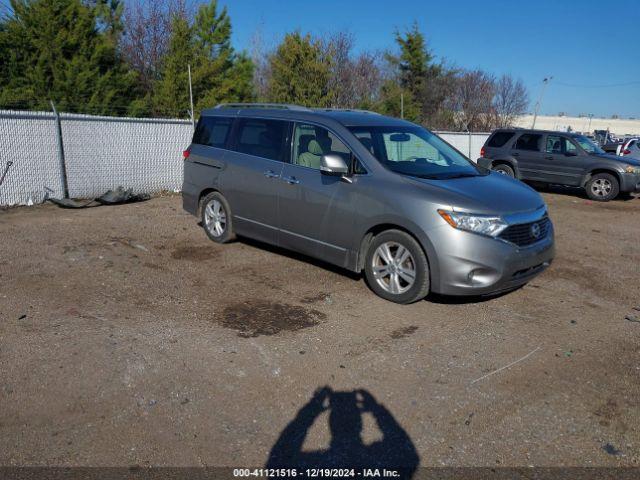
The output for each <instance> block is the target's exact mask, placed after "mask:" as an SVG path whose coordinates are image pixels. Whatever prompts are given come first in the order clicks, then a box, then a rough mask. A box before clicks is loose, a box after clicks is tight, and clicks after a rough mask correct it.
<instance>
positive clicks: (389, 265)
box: [371, 242, 416, 295]
mask: <svg viewBox="0 0 640 480" xmlns="http://www.w3.org/2000/svg"><path fill="white" fill-rule="evenodd" d="M371 263H372V265H371V267H372V270H373V276H374V278H375V280H376V282H377V283H378V285H380V287H382V288H383V289H384V290H385V291H386V292H389V293H392V294H394V295H399V294H402V293H404V292H406V291H407V290H409V289H410V288H411V287H412V286H413V284H414V283H415V281H416V262H415V260H414V258H413V256H412V255H411V252H409V250H408V249H407V248H406V247H404V246H403V245H401V244H399V243H397V242H385V243H383V244H381V245H380V246H379V247H378V248H377V249H376V251H375V252H374V254H373V257H372V259H371Z"/></svg>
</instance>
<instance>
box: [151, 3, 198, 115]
mask: <svg viewBox="0 0 640 480" xmlns="http://www.w3.org/2000/svg"><path fill="white" fill-rule="evenodd" d="M194 51H195V44H194V40H193V29H192V28H191V26H190V25H189V22H188V21H187V20H186V19H185V18H184V17H182V16H179V15H176V16H175V17H174V18H173V21H172V23H171V38H170V40H169V49H168V51H167V54H166V56H165V58H164V62H163V67H162V74H161V78H160V80H158V81H157V82H156V84H155V88H154V92H153V111H154V114H155V115H157V116H169V117H186V116H187V114H188V111H189V108H190V104H189V74H188V70H187V67H188V65H189V64H190V63H192V62H193V59H194Z"/></svg>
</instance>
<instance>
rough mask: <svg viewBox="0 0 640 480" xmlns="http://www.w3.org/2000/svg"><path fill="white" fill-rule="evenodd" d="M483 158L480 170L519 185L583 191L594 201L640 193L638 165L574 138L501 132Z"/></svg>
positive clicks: (570, 135)
mask: <svg viewBox="0 0 640 480" xmlns="http://www.w3.org/2000/svg"><path fill="white" fill-rule="evenodd" d="M480 155H481V158H479V159H478V165H480V166H482V167H485V168H489V169H492V170H494V171H496V172H500V173H502V174H504V175H509V176H510V177H515V178H518V179H520V180H530V181H535V182H542V183H553V184H559V185H567V186H572V187H582V188H584V189H585V190H586V192H587V195H588V196H589V198H591V199H592V200H598V201H601V202H606V201H609V200H612V199H614V198H616V197H617V196H618V194H619V193H620V192H624V193H630V192H638V191H640V161H638V160H633V159H631V158H625V157H618V156H615V155H608V154H607V153H605V152H604V150H602V149H601V148H600V147H598V146H597V145H596V144H595V143H593V142H592V141H591V140H589V139H588V138H587V137H585V136H583V135H578V134H575V133H567V132H552V131H546V130H524V129H499V130H495V131H494V132H493V133H492V134H491V135H490V136H489V138H488V139H487V141H486V142H485V144H484V146H483V147H482V150H480Z"/></svg>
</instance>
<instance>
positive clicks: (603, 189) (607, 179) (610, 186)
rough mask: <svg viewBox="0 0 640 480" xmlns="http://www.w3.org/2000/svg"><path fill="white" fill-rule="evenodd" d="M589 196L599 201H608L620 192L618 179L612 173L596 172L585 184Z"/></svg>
mask: <svg viewBox="0 0 640 480" xmlns="http://www.w3.org/2000/svg"><path fill="white" fill-rule="evenodd" d="M585 189H586V191H587V196H588V197H589V198H590V199H591V200H595V201H597V202H608V201H609V200H613V199H614V198H616V197H617V196H618V193H620V184H619V183H618V179H617V178H616V177H614V176H613V175H611V174H610V173H596V174H595V175H593V176H592V177H591V178H590V179H589V181H588V182H587V184H586V185H585Z"/></svg>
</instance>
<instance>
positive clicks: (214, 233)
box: [200, 192, 235, 243]
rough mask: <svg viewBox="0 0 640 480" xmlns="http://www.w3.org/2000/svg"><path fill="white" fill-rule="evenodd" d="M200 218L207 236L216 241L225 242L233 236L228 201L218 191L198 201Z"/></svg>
mask: <svg viewBox="0 0 640 480" xmlns="http://www.w3.org/2000/svg"><path fill="white" fill-rule="evenodd" d="M200 219H201V220H202V228H203V229H204V231H205V233H206V234H207V237H209V238H210V239H211V240H213V241H214V242H216V243H227V242H230V241H231V240H233V239H234V238H235V234H234V233H233V218H232V216H231V208H230V207H229V202H227V199H226V198H224V196H223V195H222V194H221V193H219V192H211V193H210V194H208V195H207V196H206V197H204V198H203V199H202V202H201V203H200Z"/></svg>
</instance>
